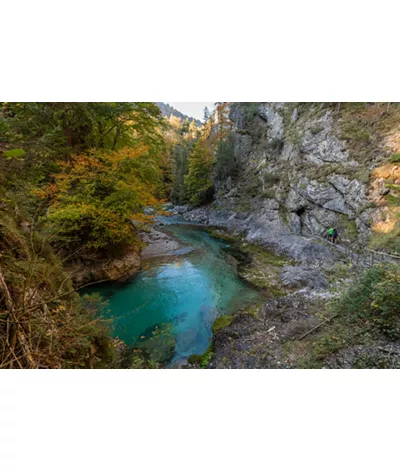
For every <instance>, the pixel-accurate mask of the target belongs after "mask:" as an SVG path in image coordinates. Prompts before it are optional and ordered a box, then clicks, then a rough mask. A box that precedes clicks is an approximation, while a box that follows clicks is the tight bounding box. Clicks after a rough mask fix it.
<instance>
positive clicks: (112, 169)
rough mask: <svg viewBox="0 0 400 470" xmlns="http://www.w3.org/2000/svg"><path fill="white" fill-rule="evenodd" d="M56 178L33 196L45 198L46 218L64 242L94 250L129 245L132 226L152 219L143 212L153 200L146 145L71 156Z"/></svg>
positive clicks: (153, 174) (155, 171) (154, 182)
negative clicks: (46, 202)
mask: <svg viewBox="0 0 400 470" xmlns="http://www.w3.org/2000/svg"><path fill="white" fill-rule="evenodd" d="M59 167H60V172H59V173H58V174H56V175H54V180H55V182H54V183H52V184H50V185H48V186H47V187H46V188H45V189H44V190H42V191H38V192H37V195H38V196H39V197H42V198H45V197H47V198H49V199H50V201H51V206H50V208H49V212H48V216H47V220H48V222H49V223H51V224H52V225H53V226H54V227H55V228H56V229H57V230H58V231H59V232H60V233H61V234H62V236H63V237H64V239H65V240H68V242H67V243H72V244H74V243H75V244H78V243H80V242H81V243H83V244H84V245H85V246H86V247H88V248H93V249H99V248H106V247H108V246H110V245H115V244H121V243H126V244H128V243H131V242H132V239H133V238H134V233H135V228H134V225H133V224H132V221H134V222H135V225H136V227H137V228H138V227H142V226H143V225H148V224H150V223H151V222H152V220H153V217H152V216H149V215H146V214H144V213H143V209H144V207H146V206H149V205H156V204H157V203H158V201H157V198H156V196H155V194H156V192H157V189H158V185H159V172H160V169H159V166H158V165H157V162H156V161H155V158H154V156H150V155H149V154H148V148H147V147H146V146H145V145H137V146H135V147H129V148H123V149H121V150H118V151H113V152H94V151H93V152H90V153H89V154H88V155H74V156H72V157H71V158H70V160H69V161H68V162H62V163H60V164H59Z"/></svg>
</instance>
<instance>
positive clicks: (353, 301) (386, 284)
mask: <svg viewBox="0 0 400 470" xmlns="http://www.w3.org/2000/svg"><path fill="white" fill-rule="evenodd" d="M399 305H400V268H399V267H398V266H396V265H387V264H386V265H384V264H382V265H377V266H373V267H372V268H370V269H368V270H367V271H365V272H364V273H363V274H362V275H361V277H360V278H359V279H358V280H357V281H356V282H355V284H353V286H351V287H350V288H349V290H348V291H347V292H346V293H345V294H344V295H343V296H342V297H341V298H340V300H339V301H338V302H337V303H336V305H335V307H334V310H335V312H336V313H337V314H339V315H342V316H345V317H348V319H349V320H350V321H351V320H357V319H358V318H361V319H364V320H366V321H367V322H370V323H371V325H372V326H375V327H377V329H378V330H379V331H380V332H381V333H383V334H384V335H386V336H387V337H388V338H389V339H391V340H397V339H400V311H399Z"/></svg>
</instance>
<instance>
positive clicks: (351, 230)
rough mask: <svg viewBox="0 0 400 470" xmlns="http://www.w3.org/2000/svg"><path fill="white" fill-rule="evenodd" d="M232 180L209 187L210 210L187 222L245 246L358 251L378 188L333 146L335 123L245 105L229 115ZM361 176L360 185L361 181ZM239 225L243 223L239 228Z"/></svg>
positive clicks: (315, 110)
mask: <svg viewBox="0 0 400 470" xmlns="http://www.w3.org/2000/svg"><path fill="white" fill-rule="evenodd" d="M230 118H231V120H232V121H233V123H234V128H233V136H234V153H235V158H236V160H237V161H238V162H239V163H238V164H239V170H240V171H239V172H238V174H239V175H240V176H239V177H238V178H231V179H229V181H227V182H221V183H218V184H216V187H217V194H216V200H215V202H214V204H213V207H212V208H211V209H210V210H207V213H205V212H204V211H203V210H202V209H200V210H199V209H195V210H194V211H190V215H189V214H188V215H187V218H188V220H196V221H197V222H200V223H212V222H215V223H216V224H221V225H225V226H229V227H231V228H232V229H235V228H237V230H241V231H242V232H244V233H246V234H247V235H248V236H249V237H251V238H254V237H256V238H260V239H261V238H263V237H264V238H265V241H268V242H269V240H271V239H274V238H276V237H277V236H278V237H281V236H282V235H303V236H305V237H312V236H315V235H317V236H326V233H327V230H328V228H330V227H332V226H334V227H336V228H337V229H338V231H339V234H340V236H341V238H342V240H343V241H348V242H354V241H356V240H359V241H360V243H363V241H364V240H365V238H366V237H367V236H368V235H369V233H370V230H371V220H372V219H373V218H374V217H375V218H376V214H375V212H376V209H372V208H371V194H372V195H373V194H375V193H376V194H377V195H378V197H381V195H382V192H384V191H387V189H386V187H385V184H384V183H382V184H381V185H380V186H379V185H378V184H376V188H375V189H374V191H375V192H374V193H372V192H371V188H370V186H369V183H368V178H365V175H368V171H371V170H372V169H373V166H371V165H370V166H368V165H367V164H364V162H362V161H361V162H360V161H359V160H357V159H356V158H355V155H354V154H353V153H352V151H351V150H350V149H349V148H348V145H347V141H346V140H345V139H343V138H341V134H340V122H339V120H338V118H337V115H335V114H334V113H333V112H332V108H331V107H329V106H323V105H320V104H318V103H314V104H313V103H253V104H251V106H250V105H249V104H247V105H244V104H243V106H241V105H240V104H238V105H235V106H233V107H232V110H231V113H230ZM363 172H364V177H363V178H361V177H360V175H362V174H363ZM244 222H245V223H244Z"/></svg>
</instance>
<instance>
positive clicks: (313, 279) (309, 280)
mask: <svg viewBox="0 0 400 470" xmlns="http://www.w3.org/2000/svg"><path fill="white" fill-rule="evenodd" d="M281 281H282V284H283V285H284V286H290V287H305V286H308V287H311V288H313V289H324V288H326V287H327V286H328V283H327V282H326V279H325V278H324V276H323V274H322V273H321V271H320V270H318V269H314V268H310V267H307V266H301V265H300V266H284V267H283V268H282V270H281Z"/></svg>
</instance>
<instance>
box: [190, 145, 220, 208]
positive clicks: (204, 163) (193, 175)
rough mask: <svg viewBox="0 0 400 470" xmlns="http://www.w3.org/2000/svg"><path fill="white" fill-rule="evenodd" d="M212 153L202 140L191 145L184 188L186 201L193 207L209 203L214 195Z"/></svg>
mask: <svg viewBox="0 0 400 470" xmlns="http://www.w3.org/2000/svg"><path fill="white" fill-rule="evenodd" d="M212 168H213V158H212V152H211V150H210V148H209V147H208V145H207V142H206V141H205V140H204V139H199V140H197V141H196V143H195V144H194V145H193V147H192V149H191V151H190V153H189V156H188V174H187V175H186V176H185V178H184V181H185V187H186V192H187V195H188V199H189V201H190V202H191V203H193V204H195V205H199V204H203V203H205V202H209V200H210V199H211V198H212V196H213V193H214V186H213V181H212Z"/></svg>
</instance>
